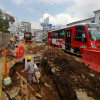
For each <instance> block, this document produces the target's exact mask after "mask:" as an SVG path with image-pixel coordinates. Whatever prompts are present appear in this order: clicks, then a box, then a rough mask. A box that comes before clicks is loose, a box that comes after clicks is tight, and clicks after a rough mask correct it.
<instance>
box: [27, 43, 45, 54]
mask: <svg viewBox="0 0 100 100" xmlns="http://www.w3.org/2000/svg"><path fill="white" fill-rule="evenodd" d="M44 49H45V45H40V46H36V47H30V48H28V49H27V50H26V53H27V54H35V53H37V52H38V51H40V50H44Z"/></svg>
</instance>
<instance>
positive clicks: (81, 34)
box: [74, 26, 87, 42]
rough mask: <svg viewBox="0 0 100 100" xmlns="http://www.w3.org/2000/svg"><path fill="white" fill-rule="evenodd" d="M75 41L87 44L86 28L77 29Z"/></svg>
mask: <svg viewBox="0 0 100 100" xmlns="http://www.w3.org/2000/svg"><path fill="white" fill-rule="evenodd" d="M74 40H76V41H80V42H87V39H86V35H85V31H84V27H82V26H79V27H76V29H75V37H74Z"/></svg>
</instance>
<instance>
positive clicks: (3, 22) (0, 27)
mask: <svg viewBox="0 0 100 100" xmlns="http://www.w3.org/2000/svg"><path fill="white" fill-rule="evenodd" d="M4 15H5V14H4V13H3V12H2V10H0V31H2V32H5V33H10V32H9V31H8V28H9V21H11V22H13V21H14V18H13V17H12V16H10V18H9V19H7V18H6V19H4Z"/></svg>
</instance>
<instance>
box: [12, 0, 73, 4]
mask: <svg viewBox="0 0 100 100" xmlns="http://www.w3.org/2000/svg"><path fill="white" fill-rule="evenodd" d="M11 1H13V2H14V3H15V4H16V5H21V4H23V3H24V2H27V3H28V2H29V3H31V2H39V3H45V4H60V3H63V2H68V1H70V0H11ZM72 1H73V0H72Z"/></svg>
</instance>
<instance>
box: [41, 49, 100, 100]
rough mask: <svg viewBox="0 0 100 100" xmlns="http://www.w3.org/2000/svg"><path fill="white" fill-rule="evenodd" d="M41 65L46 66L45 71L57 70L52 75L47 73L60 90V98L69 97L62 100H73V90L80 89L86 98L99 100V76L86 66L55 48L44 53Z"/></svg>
mask: <svg viewBox="0 0 100 100" xmlns="http://www.w3.org/2000/svg"><path fill="white" fill-rule="evenodd" d="M45 58H47V59H45ZM42 64H43V66H45V68H46V65H48V68H46V69H52V68H53V67H54V68H55V67H56V69H57V70H58V71H57V70H53V73H54V74H53V75H51V73H50V71H48V73H49V75H51V77H52V80H53V81H54V82H55V84H56V85H58V86H57V88H59V89H60V90H59V91H60V92H61V93H60V94H62V97H63V98H68V97H69V98H68V99H64V100H75V99H74V97H75V90H78V89H82V90H84V91H86V93H87V95H88V96H90V97H93V98H95V99H96V100H100V92H99V90H100V74H99V73H96V72H93V71H92V70H91V69H89V68H88V66H85V65H84V64H81V63H80V62H78V61H76V60H75V59H74V58H73V57H71V56H69V55H68V54H66V53H64V52H63V51H61V50H60V49H57V48H51V49H48V50H47V51H46V52H44V55H43V59H42ZM48 73H47V74H48ZM62 91H63V92H62ZM68 91H69V92H70V94H69V95H67V94H66V93H68ZM70 95H71V96H70ZM67 96H68V97H67ZM71 97H73V98H71Z"/></svg>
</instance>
